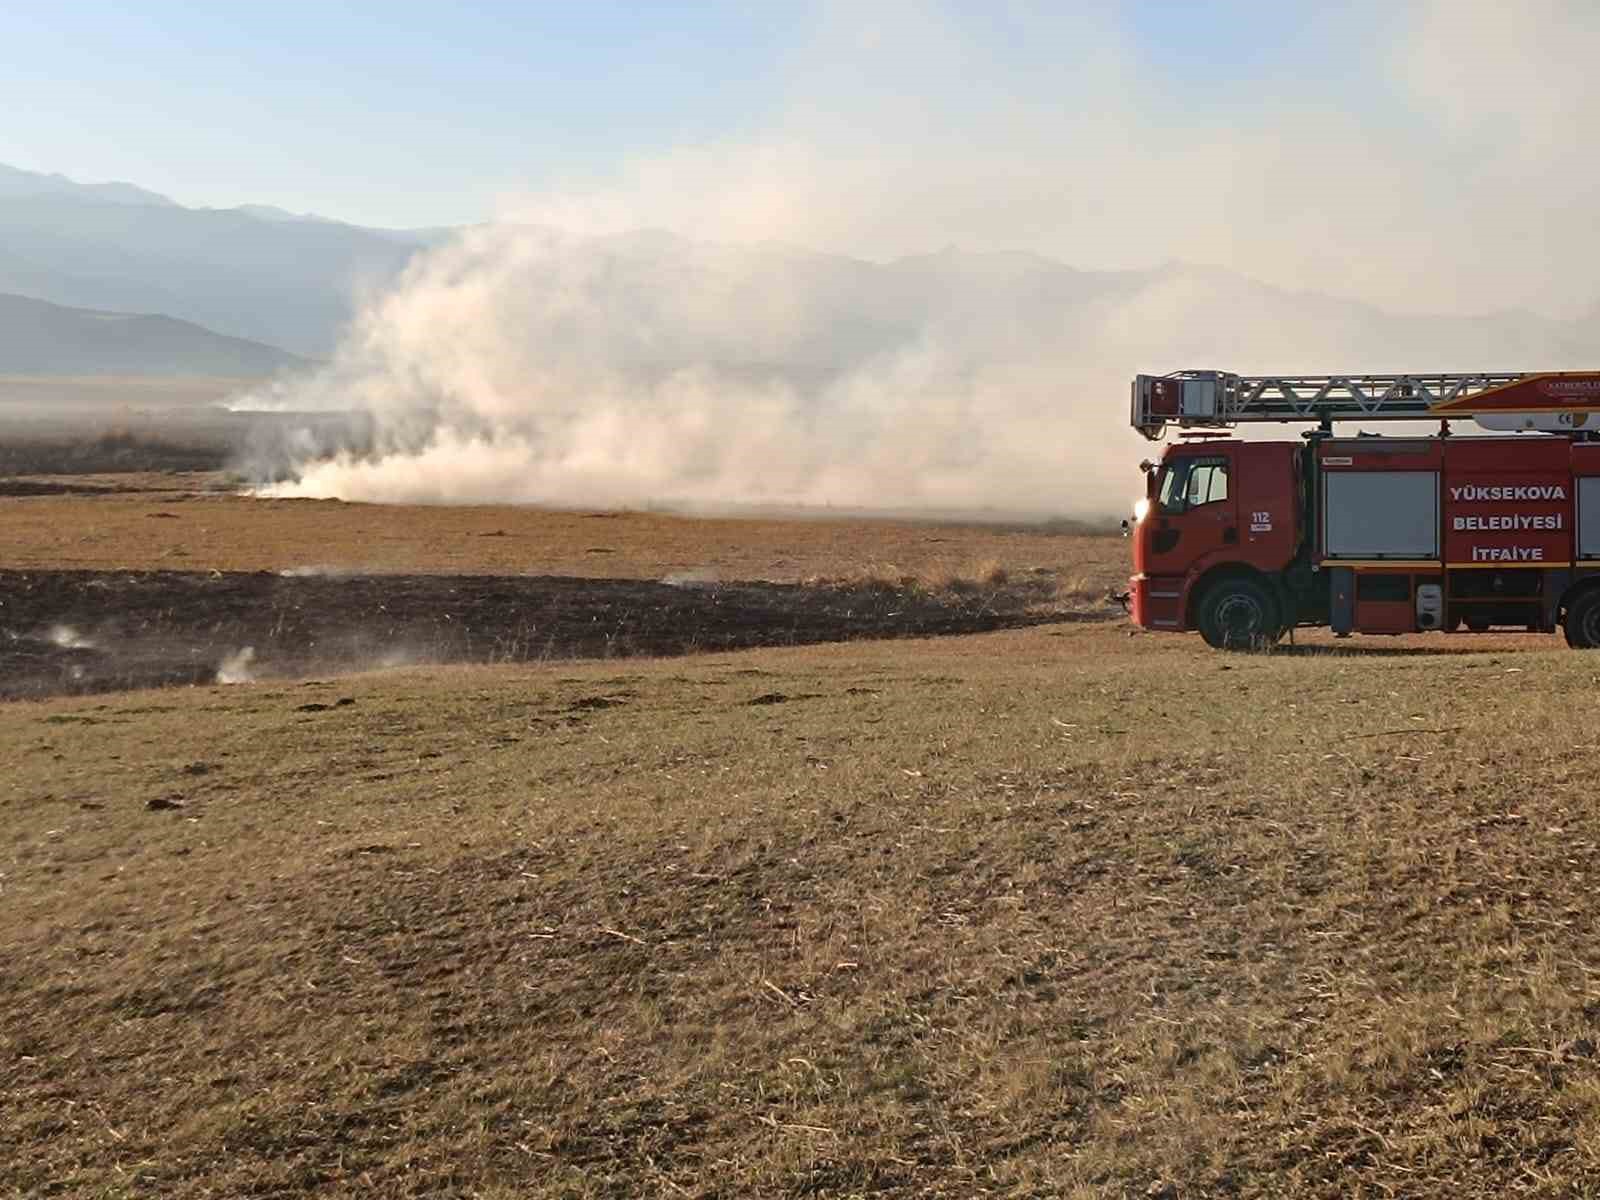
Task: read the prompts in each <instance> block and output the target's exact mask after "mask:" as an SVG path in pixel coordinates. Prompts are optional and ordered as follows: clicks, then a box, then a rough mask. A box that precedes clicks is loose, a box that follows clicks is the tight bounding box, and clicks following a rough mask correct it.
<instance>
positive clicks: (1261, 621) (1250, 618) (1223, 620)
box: [1217, 592, 1266, 642]
mask: <svg viewBox="0 0 1600 1200" xmlns="http://www.w3.org/2000/svg"><path fill="white" fill-rule="evenodd" d="M1265 616H1266V614H1265V613H1263V612H1262V611H1261V605H1260V604H1259V603H1257V602H1256V599H1255V597H1254V596H1250V595H1246V594H1245V593H1244V592H1232V593H1230V594H1229V595H1226V596H1224V597H1223V598H1222V601H1221V603H1219V604H1218V605H1217V628H1219V629H1220V630H1221V631H1222V634H1223V637H1224V638H1225V639H1226V640H1227V641H1229V642H1249V641H1254V640H1255V639H1257V638H1259V637H1260V636H1261V629H1262V627H1263V626H1264V625H1265V624H1266V620H1265Z"/></svg>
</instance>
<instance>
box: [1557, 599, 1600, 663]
mask: <svg viewBox="0 0 1600 1200" xmlns="http://www.w3.org/2000/svg"><path fill="white" fill-rule="evenodd" d="M1561 631H1562V632H1563V633H1565V634H1566V635H1567V645H1569V646H1571V647H1572V648H1573V649H1574V650H1593V649H1595V648H1596V647H1600V588H1590V589H1589V590H1588V591H1586V592H1584V593H1583V594H1582V595H1580V596H1579V597H1578V598H1577V599H1576V600H1574V601H1573V602H1572V603H1571V604H1569V605H1567V619H1566V621H1565V622H1564V623H1563V625H1562V627H1561Z"/></svg>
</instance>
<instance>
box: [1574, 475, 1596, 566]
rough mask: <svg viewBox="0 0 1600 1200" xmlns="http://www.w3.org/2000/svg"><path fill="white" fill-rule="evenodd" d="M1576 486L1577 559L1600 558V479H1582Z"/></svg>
mask: <svg viewBox="0 0 1600 1200" xmlns="http://www.w3.org/2000/svg"><path fill="white" fill-rule="evenodd" d="M1576 482H1577V485H1578V557H1579V558H1600V478H1588V477H1585V478H1582V479H1579V480H1577V481H1576Z"/></svg>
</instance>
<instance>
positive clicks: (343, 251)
mask: <svg viewBox="0 0 1600 1200" xmlns="http://www.w3.org/2000/svg"><path fill="white" fill-rule="evenodd" d="M436 236H437V235H436V231H420V232H419V233H417V234H416V235H411V234H408V233H407V232H406V231H396V230H368V229H363V228H360V227H358V226H354V225H344V224H341V223H339V222H335V221H327V220H322V219H316V218H309V219H307V218H294V217H292V216H291V217H278V216H273V217H270V218H269V217H267V216H263V215H261V214H260V213H259V212H255V211H251V210H250V209H194V208H184V207H182V206H180V205H177V204H173V203H171V202H170V201H167V200H166V199H165V197H160V196H156V195H155V194H154V193H150V192H143V191H141V190H140V189H138V188H133V187H131V185H126V184H98V185H83V184H74V183H71V181H68V180H63V179H60V178H59V177H57V176H45V175H36V174H32V173H30V172H24V171H16V170H15V169H13V168H0V291H5V292H13V293H20V294H23V295H28V296H34V297H37V298H39V299H42V300H49V301H51V302H53V303H56V304H64V305H71V306H75V307H83V308H104V309H115V310H124V311H136V312H161V313H167V314H169V315H171V316H174V317H178V318H181V319H183V320H187V321H193V322H195V323H196V324H199V325H204V326H206V327H207V328H209V329H214V330H217V331H218V332H221V333H225V334H229V335H231V336H235V337H243V338H247V339H253V340H259V341H264V342H268V343H271V344H273V345H278V346H283V347H286V348H288V349H290V350H292V351H294V352H296V353H301V354H312V355H316V354H325V353H327V352H328V351H329V350H331V349H332V347H333V346H334V344H335V342H336V341H337V338H338V333H339V330H340V329H341V328H342V327H343V325H344V324H345V323H346V322H347V321H348V320H349V318H350V316H351V314H352V313H353V312H354V310H355V306H356V303H357V298H358V296H359V295H360V294H361V293H362V292H363V291H364V290H367V289H373V288H380V287H383V286H384V285H386V284H388V283H389V282H390V281H392V280H393V279H394V277H395V276H396V275H397V274H398V273H399V271H400V270H401V269H402V268H403V267H404V266H405V264H406V262H407V261H408V260H409V259H410V257H411V255H412V254H413V253H414V252H415V250H416V249H417V247H418V246H420V245H423V244H425V243H426V242H428V241H430V240H436Z"/></svg>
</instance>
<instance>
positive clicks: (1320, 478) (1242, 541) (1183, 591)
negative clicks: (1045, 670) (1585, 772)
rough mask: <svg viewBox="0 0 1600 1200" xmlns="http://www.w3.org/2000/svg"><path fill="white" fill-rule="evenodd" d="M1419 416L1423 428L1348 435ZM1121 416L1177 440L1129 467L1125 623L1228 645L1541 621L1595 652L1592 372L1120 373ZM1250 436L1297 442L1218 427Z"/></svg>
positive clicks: (1597, 554)
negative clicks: (1349, 429)
mask: <svg viewBox="0 0 1600 1200" xmlns="http://www.w3.org/2000/svg"><path fill="white" fill-rule="evenodd" d="M1465 420H1471V421H1475V422H1476V423H1477V425H1478V426H1480V427H1481V431H1473V432H1460V431H1459V429H1458V427H1453V426H1452V425H1451V422H1453V421H1465ZM1419 421H1421V422H1429V423H1430V424H1428V425H1425V426H1422V428H1423V429H1424V430H1425V431H1426V430H1432V429H1434V428H1436V429H1437V431H1438V432H1436V433H1434V432H1425V433H1424V434H1423V435H1421V436H1410V435H1409V434H1407V433H1406V432H1403V431H1402V432H1400V433H1397V434H1373V433H1371V432H1369V431H1367V430H1366V429H1365V426H1368V425H1378V424H1382V423H1385V422H1411V423H1413V428H1415V427H1416V425H1415V423H1416V422H1419ZM1132 422H1133V427H1134V428H1135V429H1136V430H1138V431H1139V432H1140V433H1142V434H1143V435H1144V436H1145V437H1147V438H1149V439H1151V440H1152V441H1154V440H1158V439H1160V438H1162V437H1163V436H1164V435H1165V434H1166V433H1167V432H1168V431H1170V430H1174V429H1176V430H1177V431H1178V433H1179V438H1178V440H1177V441H1176V442H1175V443H1174V444H1171V445H1169V446H1168V447H1167V449H1166V452H1165V453H1164V454H1163V455H1162V456H1161V458H1160V460H1159V461H1157V462H1150V461H1147V462H1146V463H1144V464H1143V466H1144V471H1145V481H1146V482H1145V495H1144V498H1143V499H1142V500H1140V501H1139V503H1138V505H1137V506H1136V507H1135V516H1134V521H1133V523H1132V527H1131V529H1130V533H1131V536H1132V538H1133V564H1134V574H1133V577H1132V580H1131V581H1130V587H1129V594H1128V599H1129V608H1130V610H1131V613H1132V616H1133V620H1134V622H1135V624H1137V625H1139V626H1140V627H1142V628H1144V629H1148V630H1159V631H1171V632H1182V631H1187V630H1198V631H1199V632H1200V635H1201V637H1203V638H1204V639H1205V641H1206V642H1207V643H1208V644H1209V645H1211V646H1215V647H1218V648H1225V649H1238V648H1249V647H1261V646H1265V645H1270V644H1272V643H1273V642H1276V641H1277V640H1278V639H1280V638H1281V637H1283V636H1284V634H1285V633H1287V632H1289V631H1291V630H1293V629H1294V628H1296V627H1301V626H1320V627H1327V628H1331V629H1332V630H1333V632H1334V633H1335V634H1336V635H1338V636H1346V635H1349V634H1353V633H1360V634H1401V633H1416V632H1421V631H1442V632H1447V633H1448V632H1474V633H1478V632H1484V631H1486V630H1489V629H1518V630H1537V631H1541V632H1553V631H1554V630H1555V629H1556V628H1557V627H1558V626H1559V627H1560V628H1561V629H1562V630H1563V632H1564V633H1565V635H1566V640H1567V643H1568V645H1571V646H1575V647H1579V648H1584V649H1588V648H1594V647H1600V373H1596V372H1561V373H1543V374H1540V373H1524V372H1504V373H1480V374H1466V375H1317V376H1240V375H1233V374H1229V373H1227V372H1222V371H1180V372H1177V373H1175V374H1171V375H1164V376H1152V375H1140V376H1138V377H1137V378H1136V379H1135V380H1134V383H1133V411H1132ZM1335 422H1343V423H1349V422H1358V423H1359V425H1358V429H1359V430H1360V432H1359V433H1358V434H1356V435H1355V436H1339V435H1336V434H1335V433H1334V426H1335ZM1267 423H1303V424H1307V425H1310V426H1312V428H1310V429H1308V430H1306V431H1304V432H1303V433H1302V434H1301V436H1300V437H1299V438H1298V439H1297V440H1294V441H1265V440H1256V439H1252V438H1249V437H1244V436H1235V435H1234V434H1232V433H1230V432H1229V431H1231V430H1237V429H1238V427H1241V426H1251V425H1257V424H1267ZM1433 423H1437V424H1436V425H1435V424H1433ZM1591 430H1593V431H1595V432H1594V433H1591Z"/></svg>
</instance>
